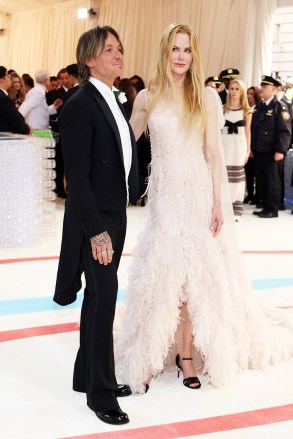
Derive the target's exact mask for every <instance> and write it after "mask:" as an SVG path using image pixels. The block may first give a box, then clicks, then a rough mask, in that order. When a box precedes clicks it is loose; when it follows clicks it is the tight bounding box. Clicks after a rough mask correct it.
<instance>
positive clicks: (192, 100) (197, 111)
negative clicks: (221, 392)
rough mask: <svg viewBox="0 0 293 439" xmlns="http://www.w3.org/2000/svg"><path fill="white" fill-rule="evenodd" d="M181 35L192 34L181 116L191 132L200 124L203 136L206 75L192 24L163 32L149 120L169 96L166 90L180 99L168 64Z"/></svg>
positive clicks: (181, 25)
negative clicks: (161, 102)
mask: <svg viewBox="0 0 293 439" xmlns="http://www.w3.org/2000/svg"><path fill="white" fill-rule="evenodd" d="M178 33H182V34H187V35H189V37H190V47H191V51H192V59H193V61H192V64H191V66H190V69H189V70H188V72H187V73H186V77H185V81H184V84H183V113H182V115H181V123H182V125H183V126H184V127H187V128H188V129H192V128H193V127H195V125H197V123H199V126H200V131H201V133H203V131H204V128H205V111H204V76H203V71H202V66H201V58H200V52H199V45H198V40H197V36H196V35H195V33H194V32H193V30H192V28H191V27H190V26H189V25H185V24H171V25H170V26H168V27H167V29H166V30H165V32H164V35H163V37H162V40H161V44H160V53H159V59H158V63H157V66H156V69H155V72H154V75H153V76H152V78H151V80H150V84H149V102H148V112H147V117H149V116H150V114H151V113H152V111H153V110H154V108H155V107H156V105H157V103H158V102H159V100H160V99H161V98H162V97H163V96H164V95H166V91H167V90H171V92H172V97H175V98H177V96H178V90H177V88H176V84H175V81H174V78H173V75H172V72H171V66H170V61H169V58H170V55H171V52H172V49H173V47H174V43H175V38H176V35H177V34H178Z"/></svg>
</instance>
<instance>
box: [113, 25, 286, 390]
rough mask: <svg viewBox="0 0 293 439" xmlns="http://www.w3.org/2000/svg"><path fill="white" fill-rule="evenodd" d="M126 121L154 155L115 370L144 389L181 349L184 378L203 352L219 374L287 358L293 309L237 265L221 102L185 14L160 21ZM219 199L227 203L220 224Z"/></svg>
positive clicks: (192, 382)
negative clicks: (152, 55)
mask: <svg viewBox="0 0 293 439" xmlns="http://www.w3.org/2000/svg"><path fill="white" fill-rule="evenodd" d="M131 124H132V126H133V129H134V132H135V135H136V138H139V136H140V135H141V133H142V132H143V130H144V129H145V128H146V125H147V124H148V127H149V131H150V138H151V146H152V161H151V175H150V179H149V190H148V204H147V207H146V209H147V218H146V226H145V229H144V230H143V232H142V233H141V234H140V236H139V237H138V244H137V246H136V248H135V250H134V252H133V262H132V265H131V268H130V275H129V282H128V288H127V295H126V310H125V315H124V318H123V319H122V325H121V327H120V329H119V331H118V336H117V340H116V344H115V350H116V352H115V356H116V374H117V376H118V377H119V378H120V379H122V380H123V381H124V382H127V383H129V384H130V386H131V389H132V391H133V392H135V393H144V392H145V391H146V390H147V389H148V386H146V384H147V385H149V383H150V380H151V378H152V377H155V376H157V375H159V374H160V373H161V372H162V371H163V370H164V369H166V367H168V365H170V364H172V365H173V368H174V366H175V357H176V356H177V366H178V367H179V369H183V377H184V379H185V381H184V384H185V385H186V386H187V387H189V388H192V389H198V388H199V387H200V382H199V380H198V379H197V378H196V372H195V369H196V367H197V365H196V364H195V363H196V360H197V359H198V358H200V359H202V363H203V365H202V372H203V374H205V375H206V376H207V377H208V380H209V381H210V382H211V383H212V384H214V385H216V386H219V385H222V384H225V383H226V382H227V381H228V380H229V379H230V378H231V377H232V376H233V375H234V374H235V373H236V372H238V371H239V370H241V369H247V368H248V367H253V368H258V367H263V366H265V365H267V364H270V363H274V362H276V361H281V360H283V359H286V358H289V357H290V355H292V354H293V319H292V314H289V313H285V312H284V313H282V312H280V311H271V310H265V309H263V306H262V305H261V304H260V303H259V302H258V301H257V300H256V298H255V296H254V294H253V293H252V292H251V289H250V284H249V281H248V280H247V278H246V277H245V276H244V275H243V270H242V268H241V266H240V262H239V257H238V253H239V250H238V249H237V247H235V242H234V236H231V233H232V232H231V230H232V229H231V228H230V226H229V224H230V223H231V224H232V223H234V220H232V218H233V213H232V209H231V200H229V201H228V202H227V203H225V206H224V205H223V201H221V199H222V198H223V196H222V195H223V190H221V189H222V188H223V183H222V181H223V172H222V168H223V170H225V167H224V166H222V160H221V141H220V139H221V136H220V129H221V128H222V124H223V116H222V108H221V104H220V103H219V98H218V95H217V93H216V92H215V91H213V90H212V89H211V88H210V87H207V88H206V89H204V87H203V75H202V70H201V64H200V55H199V49H198V43H197V39H196V36H195V35H194V33H193V31H192V29H191V28H190V27H189V26H185V25H170V26H169V27H168V28H167V29H166V31H165V34H164V36H163V39H162V42H161V46H160V56H159V61H158V65H157V69H156V73H155V76H154V78H153V80H152V81H151V83H150V88H149V91H147V90H143V91H141V92H140V93H139V94H138V96H137V98H136V100H135V103H134V109H133V115H132V118H131ZM226 181H227V178H226ZM227 184H228V183H227ZM221 192H222V194H221ZM226 205H227V206H228V207H230V209H231V215H230V219H229V218H227V219H226V217H225V224H224V226H223V228H222V224H223V219H222V211H223V210H224V211H225V210H226ZM221 229H222V230H221ZM192 359H193V361H192Z"/></svg>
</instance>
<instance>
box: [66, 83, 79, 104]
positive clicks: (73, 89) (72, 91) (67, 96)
mask: <svg viewBox="0 0 293 439" xmlns="http://www.w3.org/2000/svg"><path fill="white" fill-rule="evenodd" d="M79 89H80V87H79V85H76V86H75V87H72V88H70V89H69V90H68V92H67V93H66V97H65V101H68V99H69V98H70V97H71V96H73V95H74V94H75V93H76V92H77V91H78V90H79Z"/></svg>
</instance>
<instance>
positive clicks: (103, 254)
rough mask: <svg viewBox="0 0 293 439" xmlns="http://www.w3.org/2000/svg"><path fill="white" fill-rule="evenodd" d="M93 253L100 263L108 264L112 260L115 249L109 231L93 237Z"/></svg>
mask: <svg viewBox="0 0 293 439" xmlns="http://www.w3.org/2000/svg"><path fill="white" fill-rule="evenodd" d="M90 241H91V246H92V254H93V258H94V260H95V261H96V260H98V261H99V263H100V264H103V265H108V264H110V262H112V258H113V253H114V250H113V248H112V241H111V238H110V236H109V234H108V232H103V233H100V234H99V235H96V236H93V237H92V238H91V239H90Z"/></svg>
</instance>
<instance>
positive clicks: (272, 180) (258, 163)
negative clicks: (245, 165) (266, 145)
mask: <svg viewBox="0 0 293 439" xmlns="http://www.w3.org/2000/svg"><path fill="white" fill-rule="evenodd" d="M254 157H255V171H256V183H257V186H258V189H259V193H260V197H261V199H262V201H263V204H264V209H265V210H266V211H268V212H272V213H277V212H278V210H279V206H280V199H281V179H280V175H281V169H282V166H283V160H279V161H275V160H274V153H273V152H270V153H266V152H255V153H254Z"/></svg>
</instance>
